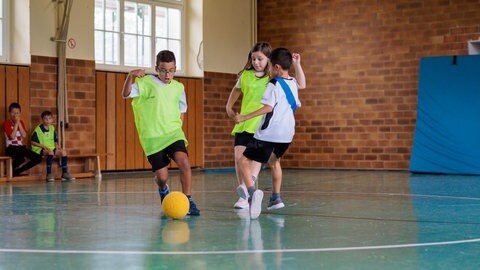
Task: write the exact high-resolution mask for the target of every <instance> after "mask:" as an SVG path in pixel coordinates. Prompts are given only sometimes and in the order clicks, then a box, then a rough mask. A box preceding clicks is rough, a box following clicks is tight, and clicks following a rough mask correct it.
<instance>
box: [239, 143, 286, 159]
mask: <svg viewBox="0 0 480 270" xmlns="http://www.w3.org/2000/svg"><path fill="white" fill-rule="evenodd" d="M288 146H290V143H275V142H265V141H260V140H257V139H255V138H254V139H252V140H251V141H250V142H249V143H248V145H247V148H246V149H245V151H244V152H243V155H244V156H245V157H247V158H248V159H251V160H255V161H257V162H260V163H267V162H268V160H269V159H270V155H272V153H274V154H275V156H276V157H277V158H281V157H282V156H283V154H285V152H286V151H287V149H288Z"/></svg>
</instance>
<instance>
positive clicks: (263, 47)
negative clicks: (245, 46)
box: [238, 41, 272, 77]
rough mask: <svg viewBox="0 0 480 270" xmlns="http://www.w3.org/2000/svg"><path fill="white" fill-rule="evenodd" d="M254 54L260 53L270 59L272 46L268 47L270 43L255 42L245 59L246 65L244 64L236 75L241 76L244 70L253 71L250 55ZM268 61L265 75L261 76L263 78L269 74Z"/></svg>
mask: <svg viewBox="0 0 480 270" xmlns="http://www.w3.org/2000/svg"><path fill="white" fill-rule="evenodd" d="M254 52H262V53H263V54H264V55H265V56H266V57H268V58H269V57H270V53H271V52H272V46H270V43H268V42H263V41H261V42H257V43H256V44H255V45H254V46H253V48H252V49H251V50H250V52H249V53H248V58H247V63H246V64H245V66H244V67H243V69H242V70H241V71H240V72H239V73H238V76H240V75H242V72H243V71H244V70H251V69H253V65H252V54H253V53H254ZM270 68H271V66H270V61H268V63H267V66H266V67H265V74H264V75H263V77H265V76H267V75H268V74H269V73H270Z"/></svg>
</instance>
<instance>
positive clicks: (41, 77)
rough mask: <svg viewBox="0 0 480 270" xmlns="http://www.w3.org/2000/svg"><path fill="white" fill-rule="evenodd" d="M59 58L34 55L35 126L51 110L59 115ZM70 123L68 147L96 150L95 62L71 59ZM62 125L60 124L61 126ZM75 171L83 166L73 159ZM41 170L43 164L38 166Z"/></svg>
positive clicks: (70, 149)
mask: <svg viewBox="0 0 480 270" xmlns="http://www.w3.org/2000/svg"><path fill="white" fill-rule="evenodd" d="M56 81H57V58H55V57H45V56H32V63H31V68H30V93H31V95H30V111H31V125H32V126H31V127H30V128H33V127H34V126H36V125H37V124H39V123H40V122H41V119H40V114H41V113H42V112H43V111H44V110H50V111H52V112H53V114H54V119H55V122H56V116H57V113H58V112H57V109H56V108H57V83H56ZM67 89H68V114H69V123H68V124H69V125H68V128H67V129H65V143H66V144H65V148H66V149H67V151H68V152H69V153H70V154H78V153H94V152H95V142H94V140H95V62H94V61H88V60H76V59H67ZM57 129H58V127H57ZM69 165H70V166H69V167H70V170H71V171H72V172H78V171H80V170H81V168H80V165H79V164H77V163H75V162H70V163H69ZM35 169H36V170H37V171H38V170H39V169H41V168H35Z"/></svg>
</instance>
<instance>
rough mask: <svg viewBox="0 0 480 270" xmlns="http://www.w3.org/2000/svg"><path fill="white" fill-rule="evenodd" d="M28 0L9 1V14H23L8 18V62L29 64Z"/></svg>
mask: <svg viewBox="0 0 480 270" xmlns="http://www.w3.org/2000/svg"><path fill="white" fill-rule="evenodd" d="M25 10H29V0H15V1H10V14H23V16H21V15H20V16H18V15H17V16H15V15H14V16H11V18H10V29H9V30H10V44H9V63H12V64H27V65H28V64H30V18H29V17H28V16H25V14H28V12H25Z"/></svg>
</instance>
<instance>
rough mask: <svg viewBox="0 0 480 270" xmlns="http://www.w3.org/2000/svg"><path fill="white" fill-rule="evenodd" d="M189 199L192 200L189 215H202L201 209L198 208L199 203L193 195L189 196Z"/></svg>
mask: <svg viewBox="0 0 480 270" xmlns="http://www.w3.org/2000/svg"><path fill="white" fill-rule="evenodd" d="M188 201H189V202H190V209H189V210H188V213H187V215H189V216H199V215H200V210H199V209H198V208H197V205H196V204H195V202H194V201H193V199H192V197H190V198H188Z"/></svg>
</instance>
